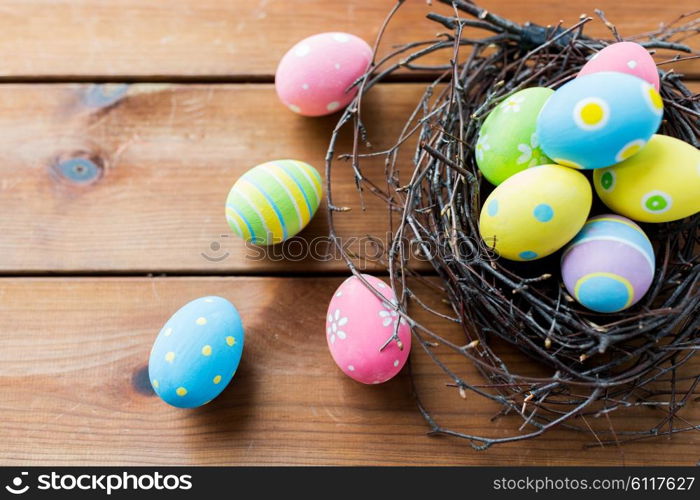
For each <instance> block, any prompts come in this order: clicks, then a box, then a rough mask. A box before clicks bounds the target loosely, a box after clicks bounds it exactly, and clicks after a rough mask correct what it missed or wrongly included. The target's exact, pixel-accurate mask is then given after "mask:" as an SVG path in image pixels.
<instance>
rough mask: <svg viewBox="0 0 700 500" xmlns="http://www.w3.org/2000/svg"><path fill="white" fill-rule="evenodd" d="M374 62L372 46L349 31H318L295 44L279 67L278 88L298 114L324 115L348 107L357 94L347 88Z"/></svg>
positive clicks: (280, 96)
mask: <svg viewBox="0 0 700 500" xmlns="http://www.w3.org/2000/svg"><path fill="white" fill-rule="evenodd" d="M371 61H372V48H371V47H370V46H369V45H367V42H365V41H364V40H362V39H361V38H358V37H356V36H355V35H351V34H349V33H337V32H334V33H319V34H317V35H313V36H310V37H308V38H305V39H303V40H302V41H300V42H299V43H297V44H296V45H295V46H294V47H292V48H291V49H290V50H289V51H288V52H287V53H286V54H285V55H284V57H282V60H281V61H280V63H279V66H278V67H277V72H276V73H275V89H276V90H277V95H278V96H279V98H280V100H281V101H282V103H284V105H285V106H287V107H288V108H289V109H291V110H292V111H294V112H295V113H299V114H301V115H305V116H321V115H327V114H330V113H334V112H335V111H338V110H339V109H342V108H344V107H345V106H347V105H348V104H349V103H350V101H352V99H353V98H354V97H355V94H357V87H354V88H352V89H350V90H348V88H349V87H350V86H352V84H353V83H354V82H355V81H356V80H357V79H358V78H360V77H361V76H362V75H363V74H364V73H365V71H366V70H367V68H368V67H369V64H370V62H371Z"/></svg>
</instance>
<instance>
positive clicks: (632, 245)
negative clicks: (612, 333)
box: [561, 215, 655, 313]
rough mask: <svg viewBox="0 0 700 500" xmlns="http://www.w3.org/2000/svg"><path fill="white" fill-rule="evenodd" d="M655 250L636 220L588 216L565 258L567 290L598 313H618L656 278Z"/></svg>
mask: <svg viewBox="0 0 700 500" xmlns="http://www.w3.org/2000/svg"><path fill="white" fill-rule="evenodd" d="M654 270H655V258H654V249H653V247H652V245H651V242H650V241H649V238H648V237H647V235H646V234H644V231H643V230H642V228H640V227H639V226H638V225H637V224H635V223H634V222H632V221H631V220H629V219H627V218H626V217H622V216H619V215H599V216H597V217H593V218H591V219H589V220H588V221H587V222H586V224H584V226H583V228H582V229H581V231H579V233H578V234H577V235H576V237H575V238H574V239H573V240H572V241H571V243H570V244H569V245H568V246H567V247H566V249H565V250H564V254H563V255H562V258H561V274H562V278H563V280H564V285H565V286H566V289H567V290H568V291H569V293H570V294H571V295H572V296H573V297H574V298H575V299H576V300H577V301H578V302H579V303H580V304H581V305H583V306H585V307H587V308H588V309H591V310H593V311H596V312H601V313H614V312H618V311H622V310H624V309H627V308H628V307H630V306H632V305H633V304H635V303H636V302H638V301H639V300H640V299H641V298H642V297H643V296H644V294H645V293H647V291H648V290H649V287H650V286H651V282H652V281H653V279H654Z"/></svg>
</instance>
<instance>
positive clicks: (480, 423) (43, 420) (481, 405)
mask: <svg viewBox="0 0 700 500" xmlns="http://www.w3.org/2000/svg"><path fill="white" fill-rule="evenodd" d="M341 281H342V280H341V279H339V278H289V279H280V278H277V279H270V278H152V279H148V278H131V279H125V278H100V279H93V278H80V279H68V278H53V279H44V278H41V279H39V278H24V279H8V278H5V279H0V332H2V335H1V336H0V366H2V371H1V372H0V401H2V403H1V404H0V407H1V410H0V411H1V412H2V423H1V424H0V442H2V443H3V445H2V447H0V464H3V465H29V464H31V465H61V464H71V465H78V464H85V465H126V464H128V465H137V464H138V465H141V464H142V465H168V464H178V465H185V464H193V465H194V464H196V465H211V464H241V465H252V464H346V465H369V464H381V465H418V464H425V465H467V464H484V465H486V464H489V465H567V464H576V465H621V464H626V465H635V464H636V465H648V464H657V465H662V464H663V465H670V464H682V465H694V464H695V463H696V462H697V460H698V455H697V450H698V445H699V444H700V434H699V433H697V432H695V433H687V434H684V435H676V436H674V437H671V438H670V439H669V438H666V437H663V438H659V439H655V440H648V441H640V442H638V443H635V444H630V445H627V446H625V447H624V448H622V449H621V450H620V449H618V448H616V447H615V446H606V447H604V448H601V447H595V448H590V449H583V448H582V446H583V444H584V443H591V442H595V438H594V437H593V436H592V435H591V434H585V435H584V434H578V433H571V432H566V431H553V432H551V433H548V434H546V435H544V436H542V437H540V438H538V439H535V440H530V441H526V442H519V443H512V444H507V445H502V446H495V447H493V448H491V449H490V450H488V451H486V452H481V453H478V452H475V451H473V450H472V449H471V448H470V447H469V446H468V445H467V443H465V442H464V441H460V440H457V439H452V438H442V437H429V436H426V432H427V430H428V427H427V426H426V425H425V423H424V421H423V419H422V417H421V416H420V414H419V413H418V410H417V408H416V406H415V403H414V400H413V398H412V396H411V387H410V382H409V378H408V376H407V374H406V370H404V371H403V372H402V374H401V375H400V376H399V377H398V378H396V379H394V380H393V381H391V382H389V383H387V384H384V385H381V386H364V385H361V384H358V383H356V382H354V381H352V380H350V379H349V378H347V377H346V376H344V375H343V374H342V373H341V372H340V371H339V370H338V369H337V367H336V366H335V365H334V363H333V361H332V359H331V357H330V355H329V354H328V349H327V347H326V340H325V332H324V319H325V309H326V305H327V302H328V298H329V297H330V296H331V294H332V293H333V291H334V290H335V288H336V287H337V286H338V285H339V284H340V282H341ZM207 294H218V295H221V296H224V297H226V298H228V299H230V300H231V301H232V302H233V303H235V304H236V306H237V307H238V309H239V310H240V312H241V315H242V317H243V321H244V324H245V327H246V340H245V349H244V355H243V360H242V363H241V365H240V368H239V371H238V373H237V374H236V377H235V378H234V380H233V382H232V383H231V385H230V386H229V387H228V388H227V389H226V391H225V392H224V393H223V394H222V396H220V397H219V398H218V399H216V400H215V401H214V402H212V403H211V404H209V405H207V406H205V407H202V408H200V409H195V410H180V409H175V408H172V407H169V406H167V405H166V404H164V403H163V402H161V401H160V400H159V399H158V398H157V397H155V396H154V395H153V393H152V391H151V389H150V387H149V381H148V377H147V371H146V366H147V360H148V355H149V351H150V348H151V344H152V342H153V340H154V338H155V336H156V334H157V332H158V331H159V330H160V328H161V326H162V324H163V323H164V322H165V320H166V319H167V318H168V317H169V316H170V314H172V312H173V311H174V310H175V309H177V308H178V307H180V306H181V305H182V304H184V303H185V302H186V301H188V300H191V299H193V298H195V297H199V296H202V295H207ZM437 307H439V304H438V305H437ZM416 317H417V319H418V320H419V321H427V318H426V316H425V314H423V313H420V312H416ZM431 326H433V328H435V330H436V331H437V332H438V333H439V334H441V335H444V336H446V337H447V338H449V339H451V340H453V341H455V342H459V340H458V339H459V338H460V337H461V335H462V333H461V332H460V329H459V327H457V326H455V325H447V324H445V323H442V322H440V323H438V322H435V321H433V322H432V324H431ZM414 347H415V346H414ZM436 353H438V354H439V355H440V356H441V357H442V359H443V360H444V361H445V362H446V363H448V365H449V366H450V367H451V368H453V369H455V370H456V371H457V373H459V375H460V376H462V377H464V378H465V379H466V380H469V381H470V382H472V383H480V381H481V380H482V378H481V376H480V375H479V374H478V373H477V372H476V371H475V370H474V368H473V367H471V366H470V365H469V364H468V363H466V362H465V361H464V360H463V359H462V358H459V357H456V356H455V355H450V354H449V353H448V352H446V351H445V349H444V348H438V349H436ZM502 355H503V359H504V360H505V361H506V362H507V363H509V365H510V366H511V367H514V368H515V369H516V370H518V371H519V372H521V373H523V372H526V373H540V372H541V370H542V369H541V368H537V367H535V366H532V363H531V362H529V361H528V360H527V359H525V358H523V357H521V356H520V355H518V354H514V353H513V352H512V351H508V350H507V349H505V350H504V351H502ZM411 362H412V367H413V370H414V373H415V374H416V380H417V387H418V392H419V393H420V395H421V397H422V398H423V401H424V403H425V404H426V406H427V407H428V408H429V409H430V410H431V411H433V412H434V416H435V418H436V419H437V420H438V422H439V423H441V424H442V425H449V426H451V427H452V428H454V429H456V430H462V431H470V432H476V433H482V432H483V433H488V434H490V435H496V436H499V435H501V436H502V435H505V434H506V433H513V432H517V426H519V425H520V422H521V421H520V419H519V418H512V417H505V418H500V419H498V420H496V421H495V422H493V423H491V422H490V421H489V419H490V417H492V416H493V415H494V414H495V413H496V412H497V407H496V406H495V405H493V404H491V403H489V402H486V401H485V400H483V399H482V398H480V397H478V396H475V395H473V394H471V393H468V395H467V399H466V400H462V399H461V398H460V397H459V395H458V394H457V391H456V390H455V389H454V388H450V387H447V386H446V384H447V383H448V382H450V380H449V379H448V378H447V377H445V376H444V375H443V374H442V373H441V372H440V371H438V369H437V368H436V366H435V365H434V364H433V363H432V362H431V361H429V360H428V359H427V357H426V356H425V354H422V352H421V349H420V348H414V350H413V354H412V361H411ZM538 370H539V372H538ZM616 414H617V412H616V413H613V422H614V423H615V424H616V425H617V426H619V427H618V429H619V428H621V426H624V427H626V428H629V427H630V426H640V427H644V426H649V427H650V426H652V425H654V423H656V422H658V421H659V420H660V419H661V418H662V416H663V413H662V412H660V411H658V410H651V409H649V408H641V409H638V410H636V411H634V410H633V411H631V412H627V410H625V413H621V412H620V416H619V419H618V417H617V416H616ZM679 415H681V416H683V418H685V419H687V420H689V421H691V422H697V420H698V418H699V417H700V407H698V405H697V404H693V405H692V406H690V407H689V408H686V409H684V410H682V411H681V413H680V414H679ZM587 420H588V423H589V424H590V425H591V427H592V428H595V429H605V428H606V426H607V423H606V421H605V419H604V418H599V419H595V418H592V417H590V418H588V419H587Z"/></svg>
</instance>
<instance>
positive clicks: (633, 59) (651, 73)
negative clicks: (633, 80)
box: [578, 42, 659, 90]
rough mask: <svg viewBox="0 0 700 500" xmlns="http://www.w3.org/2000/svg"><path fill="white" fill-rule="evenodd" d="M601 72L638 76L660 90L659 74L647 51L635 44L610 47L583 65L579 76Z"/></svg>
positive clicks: (622, 43)
mask: <svg viewBox="0 0 700 500" xmlns="http://www.w3.org/2000/svg"><path fill="white" fill-rule="evenodd" d="M601 71H617V72H619V73H627V74H629V75H633V76H636V77H637V78H641V79H642V80H646V81H647V82H649V83H651V84H652V85H653V86H654V88H655V89H656V90H659V72H658V70H657V69H656V63H655V62H654V59H653V58H652V57H651V55H650V54H649V52H648V51H647V49H645V48H644V47H642V46H641V45H639V44H638V43H635V42H617V43H613V44H610V45H608V46H607V47H605V48H604V49H603V50H601V51H600V52H598V53H597V54H595V55H594V56H593V57H592V58H591V59H590V60H589V61H588V62H587V63H586V64H584V65H583V68H581V71H579V73H578V76H584V75H590V74H591V73H599V72H601Z"/></svg>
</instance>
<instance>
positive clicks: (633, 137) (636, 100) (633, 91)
mask: <svg viewBox="0 0 700 500" xmlns="http://www.w3.org/2000/svg"><path fill="white" fill-rule="evenodd" d="M663 111H664V107H663V100H662V99H661V96H660V95H659V92H658V91H657V90H656V89H655V88H654V86H653V85H652V84H650V83H649V82H647V81H645V80H642V79H641V78H638V77H636V76H632V75H629V74H626V73H616V72H611V71H610V72H608V71H604V72H600V73H592V74H589V75H585V76H581V77H579V78H576V79H575V80H572V81H570V82H569V83H567V84H565V85H563V86H562V87H561V88H559V89H558V90H557V91H556V92H554V94H553V95H552V97H550V98H549V100H547V102H546V103H545V105H544V107H543V108H542V111H541V112H540V114H539V116H538V118H537V137H538V138H539V144H540V148H541V149H542V150H543V151H544V152H545V154H546V155H547V156H549V157H550V158H551V159H552V160H554V161H555V162H556V163H558V164H559V165H564V166H567V167H572V168H577V169H594V168H602V167H608V166H610V165H614V164H616V163H619V162H621V161H624V160H626V159H628V158H631V157H632V156H634V155H635V154H637V153H638V152H639V151H641V150H642V148H644V146H645V145H646V143H647V142H648V141H649V139H650V138H651V136H652V135H653V134H654V133H655V132H656V131H657V129H658V128H659V125H660V124H661V118H662V116H663Z"/></svg>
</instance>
